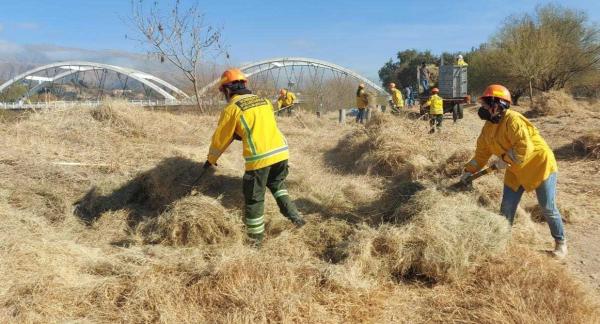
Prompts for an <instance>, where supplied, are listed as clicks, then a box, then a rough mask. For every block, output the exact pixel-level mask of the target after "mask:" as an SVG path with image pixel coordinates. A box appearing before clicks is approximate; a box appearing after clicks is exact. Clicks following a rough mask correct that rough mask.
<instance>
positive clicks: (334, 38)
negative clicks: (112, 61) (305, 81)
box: [0, 0, 600, 81]
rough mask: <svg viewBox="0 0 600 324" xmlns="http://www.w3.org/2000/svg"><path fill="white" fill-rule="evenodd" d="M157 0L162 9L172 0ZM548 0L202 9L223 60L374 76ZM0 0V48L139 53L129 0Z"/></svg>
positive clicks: (478, 35) (476, 37)
mask: <svg viewBox="0 0 600 324" xmlns="http://www.w3.org/2000/svg"><path fill="white" fill-rule="evenodd" d="M136 1H139V0H136ZM146 1H147V0H146ZM158 1H159V2H160V3H161V5H165V6H168V5H167V4H168V3H170V2H172V0H158ZM181 1H183V2H187V1H192V0H181ZM148 2H149V3H151V2H152V1H148ZM548 2H549V1H541V0H537V1H533V0H512V1H509V0H504V1H500V0H488V1H482V0H465V1H447V0H446V1H415V0H410V1H378V0H370V1H350V0H346V1H338V0H329V1H325V0H321V1H314V0H302V1H288V2H284V1H271V0H265V1H251V0H246V1H242V0H228V1H222V0H217V1H202V0H200V8H201V9H202V11H203V12H204V13H205V15H206V21H207V23H209V24H211V25H213V26H216V27H220V28H222V30H223V41H224V44H225V45H226V46H227V47H228V49H229V53H230V62H229V63H230V64H233V65H237V64H242V63H249V62H253V61H258V60H262V59H266V58H271V57H282V56H288V57H291V56H301V57H310V58H316V59H321V60H326V61H330V62H333V63H336V64H338V65H341V66H344V67H347V68H350V69H352V70H355V71H356V72H358V73H360V74H362V75H364V76H367V77H369V78H370V79H372V80H374V81H377V80H378V77H377V70H378V69H379V68H380V67H381V66H382V65H383V64H384V63H385V62H386V61H388V60H389V59H391V58H392V59H395V57H396V53H397V52H398V51H401V50H404V49H410V48H414V49H417V50H431V51H432V52H434V53H436V54H439V53H441V52H442V51H447V52H457V51H466V50H469V49H471V47H474V46H478V45H479V44H481V43H483V42H485V41H486V40H487V39H488V38H489V36H490V35H492V34H493V33H494V31H496V30H497V28H498V27H499V26H500V25H501V23H502V22H503V21H504V19H505V18H506V17H507V16H509V15H511V14H520V13H525V12H532V11H533V10H534V8H535V6H536V5H538V4H544V3H548ZM553 3H557V4H564V5H568V7H570V8H576V9H580V10H583V11H585V12H586V13H587V14H588V16H589V18H590V21H591V22H594V23H600V1H597V0H569V1H562V2H560V1H559V2H557V1H554V2H553ZM0 4H1V5H0V52H2V51H6V50H10V47H11V46H19V45H38V44H44V45H55V46H61V47H72V48H79V49H86V50H116V51H127V52H134V53H143V52H144V48H143V47H142V46H140V44H139V43H137V42H134V41H132V40H130V39H126V38H125V35H126V34H129V35H132V34H134V32H133V31H132V29H131V27H130V26H128V24H127V23H126V21H127V17H128V15H129V12H130V1H129V0H96V1H90V0H53V1H45V0H38V1H34V0H0ZM2 47H3V48H2Z"/></svg>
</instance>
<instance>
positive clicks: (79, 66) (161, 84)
mask: <svg viewBox="0 0 600 324" xmlns="http://www.w3.org/2000/svg"><path fill="white" fill-rule="evenodd" d="M51 69H62V70H65V71H64V72H61V73H57V74H56V75H53V76H51V77H44V76H36V74H38V73H40V72H43V71H48V70H51ZM92 70H108V71H113V72H116V73H120V74H122V75H124V76H126V77H129V78H132V79H134V80H136V81H139V82H141V83H142V84H143V85H145V86H147V87H148V88H150V89H152V90H154V91H156V92H157V93H158V94H160V95H161V96H162V97H163V98H164V99H167V100H177V98H175V96H173V95H172V94H171V93H169V92H168V91H166V90H165V88H166V89H168V90H170V91H171V92H172V93H174V94H176V95H179V96H181V97H183V98H188V95H187V94H186V93H185V92H183V91H181V90H180V89H178V88H177V87H175V86H174V85H172V84H170V83H168V82H167V81H165V80H162V79H160V78H158V77H156V76H153V75H150V74H148V73H144V72H141V71H138V70H134V69H131V68H124V67H120V66H116V65H109V64H103V63H95V62H85V61H65V62H58V63H52V64H47V65H43V66H40V67H37V68H34V69H31V70H29V71H27V72H24V73H22V74H19V75H17V76H15V77H14V78H12V79H10V80H8V81H6V82H4V83H3V84H2V85H0V92H2V91H4V90H5V89H6V88H8V87H10V86H11V85H13V84H15V83H17V82H20V81H23V80H33V81H38V82H39V83H38V84H37V85H35V86H34V87H32V88H31V89H29V91H28V92H27V94H26V96H25V97H26V98H27V97H29V96H31V95H32V94H33V93H35V91H36V90H38V89H40V88H42V86H43V85H44V84H47V83H49V82H54V81H56V80H59V79H62V78H65V77H67V76H69V75H72V74H75V73H78V72H86V71H92Z"/></svg>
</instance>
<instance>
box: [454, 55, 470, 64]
mask: <svg viewBox="0 0 600 324" xmlns="http://www.w3.org/2000/svg"><path fill="white" fill-rule="evenodd" d="M456 65H458V66H468V65H469V64H467V62H465V60H464V59H463V56H462V55H460V54H458V57H457V61H456Z"/></svg>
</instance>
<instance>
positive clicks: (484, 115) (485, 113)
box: [477, 107, 502, 124]
mask: <svg viewBox="0 0 600 324" xmlns="http://www.w3.org/2000/svg"><path fill="white" fill-rule="evenodd" d="M477 115H478V116H479V118H481V119H482V120H487V121H489V122H491V123H494V124H498V123H499V122H500V119H502V114H498V115H496V116H493V117H492V114H491V113H490V112H489V110H487V109H485V108H483V107H479V110H477Z"/></svg>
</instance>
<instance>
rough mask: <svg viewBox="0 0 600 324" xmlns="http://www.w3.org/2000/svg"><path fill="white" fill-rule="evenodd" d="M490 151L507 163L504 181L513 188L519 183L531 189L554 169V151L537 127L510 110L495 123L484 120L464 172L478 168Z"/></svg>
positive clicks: (489, 154) (472, 171)
mask: <svg viewBox="0 0 600 324" xmlns="http://www.w3.org/2000/svg"><path fill="white" fill-rule="evenodd" d="M492 154H493V155H496V156H498V157H502V159H503V160H504V161H506V162H507V163H508V164H509V167H508V168H507V170H506V175H505V176H504V184H505V185H507V186H509V187H510V188H511V189H512V190H514V191H517V190H518V189H519V187H520V186H523V188H524V189H525V190H526V191H531V190H534V189H535V188H537V187H538V186H539V185H540V184H541V183H542V182H543V181H544V180H546V179H548V177H549V176H550V174H551V173H553V172H556V171H557V170H558V166H557V165H556V160H555V158H554V153H552V150H551V149H550V147H549V146H548V144H546V142H545V141H544V139H543V138H542V136H541V135H540V133H539V132H538V130H537V128H536V127H535V126H533V124H531V122H529V120H527V118H525V117H524V116H523V115H521V114H520V113H518V112H516V111H514V110H512V109H509V110H507V111H506V115H504V117H502V119H501V120H500V123H498V124H494V123H491V122H489V121H486V122H485V125H483V129H482V130H481V134H480V135H479V138H477V149H476V150H475V157H474V158H473V159H472V160H471V161H470V162H469V163H467V165H466V166H465V171H467V172H471V173H474V172H477V171H479V170H480V169H481V168H483V167H484V166H485V165H486V164H487V162H488V160H489V158H490V157H491V155H492Z"/></svg>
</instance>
